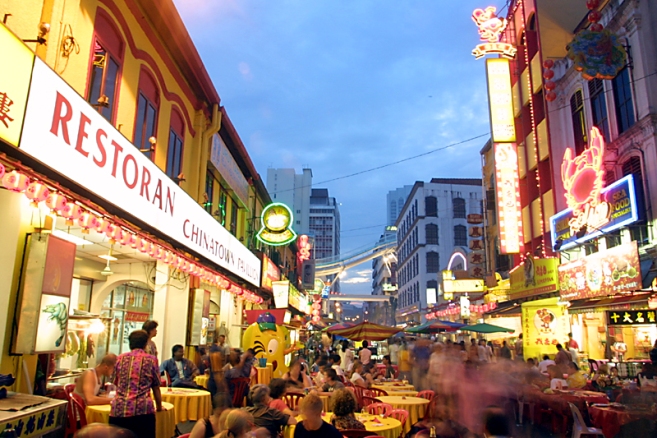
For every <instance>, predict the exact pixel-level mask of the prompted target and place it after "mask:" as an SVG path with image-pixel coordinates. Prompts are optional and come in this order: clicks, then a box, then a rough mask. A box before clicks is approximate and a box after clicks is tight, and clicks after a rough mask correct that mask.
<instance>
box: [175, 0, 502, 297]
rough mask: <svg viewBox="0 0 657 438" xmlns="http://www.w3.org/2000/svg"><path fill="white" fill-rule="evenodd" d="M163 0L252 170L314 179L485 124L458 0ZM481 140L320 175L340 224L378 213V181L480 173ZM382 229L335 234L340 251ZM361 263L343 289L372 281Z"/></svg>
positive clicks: (467, 21) (362, 221)
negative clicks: (170, 4)
mask: <svg viewBox="0 0 657 438" xmlns="http://www.w3.org/2000/svg"><path fill="white" fill-rule="evenodd" d="M174 1H175V3H176V5H177V7H178V8H179V9H180V11H181V15H182V16H183V19H184V20H185V23H186V25H187V28H188V30H189V32H190V34H191V36H192V38H193V40H194V42H195V43H196V45H197V48H198V50H199V53H200V54H201V56H202V58H203V60H204V63H205V65H206V68H207V69H208V71H209V73H210V76H211V77H212V79H213V81H214V83H215V85H216V87H217V91H218V92H219V95H220V96H221V98H222V104H223V105H224V106H225V107H226V110H227V112H228V114H230V117H231V120H232V121H233V123H234V124H235V126H236V128H237V131H238V132H239V134H240V136H241V137H242V140H243V141H244V143H245V145H246V147H247V150H248V151H249V153H250V154H251V158H252V160H253V162H254V163H255V165H256V168H257V169H258V171H259V172H260V173H261V175H262V176H263V179H266V172H267V168H268V167H295V168H296V169H297V171H300V170H301V167H302V166H309V167H311V168H312V170H313V175H314V181H315V182H316V183H317V182H319V181H325V180H329V179H333V178H335V177H339V176H343V175H348V174H351V173H355V172H359V171H362V170H364V169H368V168H371V167H375V166H380V165H384V164H387V163H393V162H396V161H399V160H403V159H405V158H407V157H410V156H413V155H417V154H419V153H422V152H426V151H430V150H434V149H437V148H441V147H444V146H446V145H448V144H450V143H454V142H458V141H461V140H464V139H467V138H470V137H473V136H475V135H478V134H483V133H487V132H488V131H489V126H488V124H489V122H488V109H487V99H486V84H485V70H484V63H483V62H482V61H476V60H475V59H474V57H473V56H472V55H471V50H472V47H474V46H475V45H476V44H477V43H478V34H477V30H476V28H475V26H474V24H473V23H472V20H471V18H470V16H471V13H472V8H473V7H474V6H472V5H471V4H470V3H469V2H398V1H393V0H359V1H357V2H352V1H347V0H330V1H329V0H316V1H312V2H308V1H305V0H278V1H266V2H263V1H261V0H241V1H239V2H238V1H236V0H222V1H200V0H174ZM492 3H494V4H497V6H501V5H502V3H503V2H502V1H501V0H494V1H493V2H492ZM485 142H486V138H481V139H479V140H475V141H471V142H469V143H466V144H463V145H459V146H457V147H454V148H450V149H447V150H443V151H439V152H435V153H432V154H429V155H427V156H424V157H422V158H420V159H415V160H410V161H405V162H402V163H399V164H396V165H394V166H390V167H387V168H385V169H382V170H379V171H375V172H371V173H365V174H362V175H360V176H358V177H353V178H346V179H340V180H337V181H334V182H330V183H327V184H324V185H320V187H327V188H328V189H329V191H330V194H331V196H335V197H336V198H337V200H338V202H341V203H342V206H341V207H340V208H341V226H342V228H343V229H352V228H359V227H364V226H370V225H376V224H383V223H385V222H386V221H387V217H386V211H385V199H386V194H387V192H388V191H389V190H393V189H395V188H397V187H401V186H403V185H411V184H413V183H414V182H415V181H419V180H423V181H428V180H429V179H431V178H432V177H480V176H481V170H480V167H481V164H480V158H479V150H480V149H481V148H482V147H483V145H484V144H485ZM370 231H372V233H370ZM382 231H383V230H382V229H381V230H376V229H373V230H364V232H362V233H354V234H353V235H352V236H351V237H349V235H345V236H343V238H342V241H341V248H342V252H347V251H349V250H350V249H355V248H359V247H362V246H364V245H366V244H370V243H373V242H374V241H376V239H377V238H378V235H379V234H380V232H382ZM370 268H371V264H370V263H365V264H363V265H361V266H359V267H357V268H354V270H358V271H367V273H368V274H367V278H364V277H363V276H361V275H354V274H353V273H352V272H351V271H350V272H349V276H348V277H347V279H346V281H342V284H343V285H344V288H343V291H345V292H347V291H348V292H347V293H369V291H370V289H371V288H370V285H369V283H370V281H371V275H370V273H369V272H370Z"/></svg>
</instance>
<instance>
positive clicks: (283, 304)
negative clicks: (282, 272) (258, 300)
mask: <svg viewBox="0 0 657 438" xmlns="http://www.w3.org/2000/svg"><path fill="white" fill-rule="evenodd" d="M271 285H272V288H273V289H274V305H275V306H276V308H277V309H287V306H288V305H289V304H290V282H289V281H272V282H271Z"/></svg>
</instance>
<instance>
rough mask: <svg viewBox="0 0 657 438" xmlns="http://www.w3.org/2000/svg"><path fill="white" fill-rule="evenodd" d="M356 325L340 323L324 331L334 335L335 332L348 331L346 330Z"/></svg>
mask: <svg viewBox="0 0 657 438" xmlns="http://www.w3.org/2000/svg"><path fill="white" fill-rule="evenodd" d="M354 325H356V324H355V323H353V322H342V323H339V324H333V325H332V326H330V327H326V328H325V329H324V331H326V332H328V333H333V331H334V330H340V329H346V328H350V327H353V326H354Z"/></svg>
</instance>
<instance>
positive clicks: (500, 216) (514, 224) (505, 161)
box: [494, 143, 525, 254]
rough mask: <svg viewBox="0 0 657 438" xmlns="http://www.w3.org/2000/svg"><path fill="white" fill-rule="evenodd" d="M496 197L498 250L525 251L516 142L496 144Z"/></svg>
mask: <svg viewBox="0 0 657 438" xmlns="http://www.w3.org/2000/svg"><path fill="white" fill-rule="evenodd" d="M494 147H495V188H496V191H495V196H496V201H497V223H498V224H499V229H500V253H502V254H518V253H520V252H522V251H523V250H524V247H525V244H524V240H525V239H524V238H523V233H522V209H521V207H520V182H519V177H518V150H517V147H516V144H515V143H495V146H494Z"/></svg>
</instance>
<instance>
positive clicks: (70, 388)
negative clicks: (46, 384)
mask: <svg viewBox="0 0 657 438" xmlns="http://www.w3.org/2000/svg"><path fill="white" fill-rule="evenodd" d="M64 391H66V395H67V396H70V395H71V394H73V391H75V383H67V384H66V385H64Z"/></svg>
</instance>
